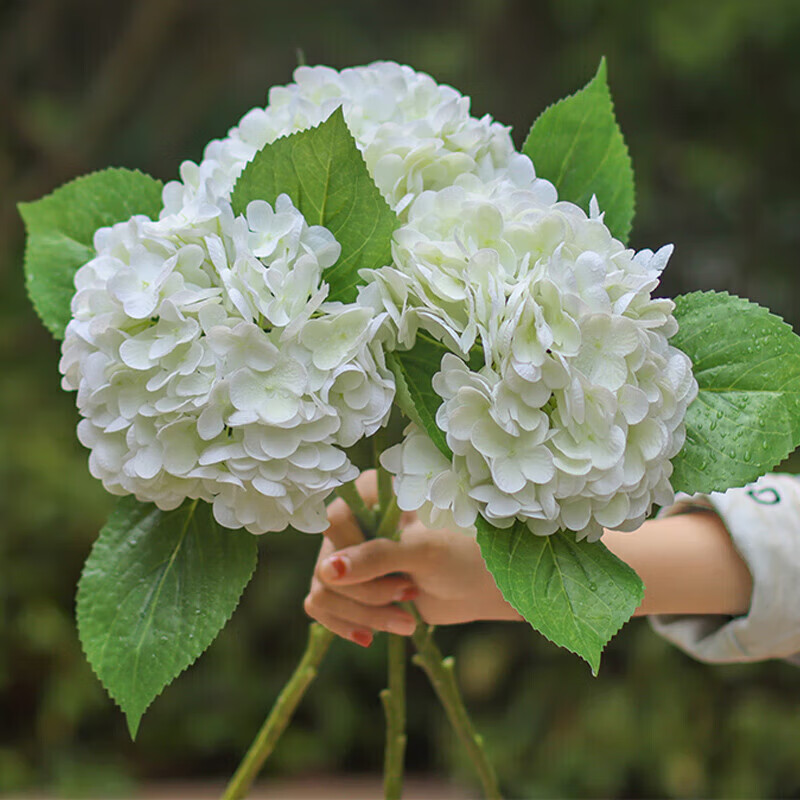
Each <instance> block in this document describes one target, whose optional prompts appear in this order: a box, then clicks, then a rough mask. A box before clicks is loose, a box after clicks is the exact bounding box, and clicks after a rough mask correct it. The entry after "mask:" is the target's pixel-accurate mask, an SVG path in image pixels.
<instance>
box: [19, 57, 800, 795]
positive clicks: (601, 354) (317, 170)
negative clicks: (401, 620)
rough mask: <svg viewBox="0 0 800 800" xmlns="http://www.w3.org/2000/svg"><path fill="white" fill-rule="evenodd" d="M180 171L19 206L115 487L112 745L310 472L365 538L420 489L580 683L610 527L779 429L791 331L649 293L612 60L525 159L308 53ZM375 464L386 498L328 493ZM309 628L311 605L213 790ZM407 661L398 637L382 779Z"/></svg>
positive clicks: (480, 761)
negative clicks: (603, 538) (352, 515)
mask: <svg viewBox="0 0 800 800" xmlns="http://www.w3.org/2000/svg"><path fill="white" fill-rule="evenodd" d="M180 174H181V179H180V180H179V181H173V182H171V183H168V184H166V185H165V186H162V184H161V183H160V182H159V181H157V180H155V179H153V178H150V177H148V176H146V175H143V174H142V173H139V172H133V171H128V170H122V169H110V170H106V171H104V172H99V173H95V174H93V175H89V176H86V177H84V178H79V179H77V180H75V181H73V182H72V183H69V184H67V185H66V186H64V187H62V188H60V189H58V190H56V191H55V192H54V193H53V194H52V195H50V196H48V197H45V198H43V199H41V200H39V201H37V202H34V203H27V204H22V205H21V206H20V209H21V213H22V215H23V217H24V220H25V223H26V226H27V232H28V241H27V248H26V275H27V280H28V287H29V291H30V295H31V299H32V301H33V303H34V306H35V307H36V309H37V311H38V313H39V314H40V316H41V318H42V320H43V322H44V323H45V324H46V325H47V326H48V328H50V330H51V331H52V332H53V333H54V334H55V335H56V336H57V337H59V338H63V349H62V359H61V364H60V369H61V372H62V374H63V386H64V388H65V389H70V390H76V391H77V403H78V408H79V411H80V414H81V417H82V419H81V422H80V423H79V425H78V436H79V438H80V440H81V442H82V443H83V444H84V445H85V446H86V447H87V448H88V449H89V451H90V455H89V468H90V471H91V473H92V474H93V475H94V476H95V477H97V478H99V479H100V480H101V481H102V482H103V485H104V486H105V487H106V489H107V490H108V491H109V492H111V493H113V494H116V495H121V496H123V499H122V500H120V502H119V505H118V507H117V509H116V511H115V512H114V514H113V515H112V517H111V518H110V520H109V522H108V524H107V525H106V527H105V528H104V529H103V530H102V531H101V534H100V537H99V539H98V541H97V543H96V545H95V547H94V549H93V551H92V553H91V555H90V556H89V559H88V561H87V564H86V568H85V571H84V574H83V576H82V579H81V583H80V586H79V592H78V603H77V615H78V627H79V631H80V635H81V640H82V643H83V646H84V649H85V652H86V654H87V657H88V659H89V661H90V662H91V664H92V666H93V668H94V669H95V671H96V673H97V675H98V677H99V678H100V680H101V681H102V682H103V683H104V685H105V686H106V688H107V689H108V691H109V693H110V694H111V696H112V697H113V698H114V699H115V700H116V701H117V702H118V703H119V705H120V706H121V707H122V709H123V710H124V711H125V713H126V715H127V718H128V724H129V727H130V730H131V734H132V735H135V733H136V730H137V728H138V725H139V721H140V719H141V716H142V714H143V713H144V711H145V709H146V708H147V706H148V705H149V704H150V703H151V702H152V700H153V699H154V698H155V697H156V696H157V695H158V694H159V693H160V692H161V691H162V689H163V688H164V687H165V686H166V685H167V684H168V683H169V682H170V681H172V680H173V679H174V678H175V677H176V676H177V675H178V674H179V673H180V672H181V671H182V670H183V669H185V668H186V667H187V666H189V665H190V664H191V663H192V662H193V661H194V660H195V659H196V658H197V657H198V656H199V655H200V654H201V653H202V651H203V650H204V649H205V648H206V647H207V646H208V645H209V644H210V642H211V641H212V640H213V638H214V637H215V636H216V634H217V633H218V632H219V630H220V629H221V628H222V626H223V625H224V624H225V622H226V621H227V619H228V618H229V616H230V614H231V613H232V612H233V610H234V609H235V607H236V604H237V603H238V599H239V597H240V595H241V592H242V591H243V589H244V587H245V586H246V584H247V582H248V581H249V579H250V577H251V575H252V573H253V570H254V568H255V562H256V540H255V538H254V537H253V536H251V535H249V534H261V533H265V532H268V531H273V532H276V531H283V530H286V529H287V528H290V527H291V528H294V529H297V530H300V531H305V532H309V533H320V532H322V531H324V530H325V528H326V526H327V521H326V513H325V503H326V501H327V500H328V499H329V498H330V497H331V496H332V493H334V492H338V493H339V494H340V495H341V496H343V497H345V498H346V499H348V500H349V501H351V502H352V503H353V506H354V511H355V512H356V513H357V516H358V519H359V520H360V522H361V524H362V527H363V528H364V529H365V533H367V534H373V535H387V536H393V535H395V534H396V528H397V519H398V514H399V510H408V511H412V510H413V511H418V512H419V514H420V515H421V517H422V518H423V520H426V521H428V522H429V523H430V525H431V526H435V527H438V526H450V527H455V528H459V529H462V530H463V531H464V535H471V536H477V539H478V543H479V544H480V547H481V551H482V553H483V556H484V559H485V561H486V565H487V567H488V569H489V570H490V571H491V572H492V574H493V575H494V577H495V580H496V582H497V585H498V587H499V588H500V590H501V591H502V592H503V594H504V596H505V597H506V599H507V600H508V601H509V602H510V603H511V604H512V605H513V606H514V607H515V608H516V609H517V610H518V611H519V613H520V614H522V615H523V616H524V617H525V618H526V619H527V620H528V621H529V622H530V623H531V625H532V626H533V627H534V628H535V629H536V630H538V631H540V632H541V633H542V634H544V635H545V636H547V637H548V638H549V639H551V640H552V641H553V642H555V643H556V644H559V645H562V646H564V647H566V648H568V649H570V650H572V651H573V652H575V653H577V654H578V655H580V656H581V657H583V658H584V659H586V660H587V661H588V663H589V664H590V666H591V668H592V670H593V672H595V673H596V672H597V669H598V667H599V659H600V653H601V651H602V649H603V647H604V646H605V644H606V643H607V641H608V640H609V639H610V638H611V636H613V635H614V633H615V632H616V631H617V630H618V629H619V628H620V626H621V625H622V624H623V623H624V622H625V621H626V620H627V619H628V618H629V617H630V616H631V615H632V614H633V611H634V610H635V608H636V607H637V605H638V604H639V603H640V602H641V599H642V594H643V587H642V584H641V581H640V580H639V578H638V577H637V576H636V574H635V573H634V572H633V571H632V570H631V569H630V568H629V567H627V566H626V565H625V564H623V563H622V562H621V561H619V560H618V559H616V558H615V557H614V556H613V555H611V553H610V552H609V551H608V550H606V549H605V548H604V547H603V545H602V544H601V543H600V542H598V541H597V540H598V539H599V537H600V535H601V533H602V530H603V528H613V529H619V530H634V529H635V528H637V527H638V526H639V525H641V524H642V522H643V521H644V520H645V519H646V518H648V516H650V515H651V514H652V513H653V511H654V509H655V508H656V507H658V506H663V505H667V504H669V503H671V502H672V500H673V498H674V493H675V491H677V490H686V491H709V490H723V489H725V488H728V487H731V486H735V485H742V484H744V483H746V482H748V481H750V480H753V479H754V478H756V477H758V476H759V475H761V474H763V473H764V472H766V471H768V470H769V469H770V468H771V467H772V466H774V465H775V464H776V463H778V462H779V461H780V460H781V459H782V458H784V457H785V456H786V455H787V454H788V453H789V452H790V451H791V450H792V449H793V448H794V447H795V446H796V445H797V444H798V443H800V340H799V339H798V338H797V337H796V336H794V334H793V333H792V332H791V329H790V328H789V327H788V326H787V325H785V324H784V323H783V322H782V321H781V320H780V319H778V318H777V317H774V316H773V315H771V314H769V313H768V312H767V311H766V310H765V309H761V308H759V307H758V306H755V305H754V304H752V303H749V302H748V301H746V300H741V299H739V298H735V297H731V296H729V295H727V294H724V293H723V294H718V293H713V292H706V293H695V294H691V295H687V296H684V297H679V298H675V299H674V300H670V299H666V298H658V297H654V296H653V293H654V291H655V290H656V289H657V287H658V282H659V276H660V274H661V271H662V270H663V269H664V268H665V266H666V265H667V262H668V260H669V258H670V255H671V253H672V247H671V246H670V245H666V246H663V247H661V248H660V249H659V250H657V251H655V252H653V251H652V250H641V251H639V252H638V253H637V252H634V251H633V250H631V249H629V248H627V246H626V243H625V242H626V238H627V235H628V232H629V230H630V227H631V222H632V218H633V208H634V189H633V172H632V168H631V163H630V159H629V157H628V153H627V149H626V147H625V144H624V141H623V139H622V135H621V133H620V131H619V128H618V127H617V124H616V121H615V118H614V113H613V107H612V103H611V97H610V94H609V91H608V86H607V83H606V71H605V64H604V63H602V64H601V66H600V69H599V71H598V73H597V75H596V76H595V77H594V79H593V80H592V81H591V82H590V83H589V84H588V85H587V86H586V87H585V88H584V89H583V90H582V91H580V92H578V93H577V94H575V95H573V96H572V97H569V98H567V99H565V100H562V101H560V102H559V103H557V104H555V105H554V106H551V107H550V108H548V109H547V110H545V111H544V112H543V113H542V115H541V116H540V117H539V118H538V120H537V121H536V123H535V124H534V125H533V127H532V129H531V132H530V134H529V136H528V138H527V140H526V142H525V145H524V147H523V150H522V152H521V153H520V152H517V151H516V149H515V147H514V145H513V142H512V140H511V138H510V135H509V130H508V129H507V128H506V127H504V126H502V125H500V124H499V123H497V122H495V121H493V120H492V119H491V118H490V117H488V116H485V117H483V118H481V119H477V118H475V117H472V116H471V115H470V113H469V99H468V98H467V97H464V96H463V95H461V94H459V93H458V92H457V91H456V90H455V89H453V88H451V87H448V86H442V85H438V84H437V83H435V82H434V81H433V80H432V79H431V78H430V77H429V76H427V75H424V74H422V73H419V72H415V71H414V70H412V69H411V68H410V67H406V66H400V65H397V64H393V63H386V62H382V63H376V64H372V65H369V66H366V67H357V68H353V69H345V70H342V71H341V72H337V71H335V70H332V69H329V68H327V67H313V68H309V67H300V68H298V70H297V71H296V73H295V82H294V83H292V84H290V85H289V86H284V87H275V88H273V89H271V90H270V93H269V102H268V104H267V106H266V107H265V108H263V109H261V108H259V109H254V110H252V111H250V112H249V113H248V114H246V115H245V116H244V118H243V119H242V120H241V121H240V123H239V125H237V126H236V127H234V128H232V129H231V130H230V132H229V133H228V136H227V137H226V138H225V139H222V140H219V141H214V142H211V143H210V144H209V145H208V146H207V148H206V151H205V154H204V158H203V159H202V161H201V162H200V163H199V164H195V163H193V162H185V163H184V164H183V165H182V167H181V172H180ZM393 409H396V413H395V414H393V413H392V412H393ZM390 418H392V419H395V418H399V419H405V424H401V425H400V426H399V427H398V426H397V425H394V424H392V425H390V424H389V423H390ZM367 440H370V441H369V444H370V445H373V444H374V453H375V459H377V461H378V462H379V463H375V462H374V461H372V462H370V460H369V459H367V460H365V458H364V451H365V448H364V445H365V444H367V443H368V442H367ZM370 463H373V464H374V465H375V466H378V467H379V469H380V471H381V486H382V492H381V504H380V507H379V508H378V509H377V510H376V509H367V508H364V507H360V506H359V505H358V496H357V493H356V492H355V490H354V489H353V486H352V481H353V480H354V478H355V477H356V476H357V475H358V474H359V472H360V470H361V469H362V468H364V467H366V466H369V465H370ZM390 473H391V474H392V475H394V476H395V478H394V490H395V491H396V498H393V497H392V496H391V495H390V492H388V491H386V490H387V488H389V487H390V479H389V474H390ZM223 528H225V529H234V530H236V532H232V531H229V530H222V529H223ZM241 529H245V530H244V531H242V530H241ZM245 531H247V532H249V533H247V532H245ZM414 641H415V643H416V645H417V647H418V650H419V658H420V661H421V663H422V665H423V666H424V668H425V669H426V670H427V671H428V673H429V674H430V676H431V678H432V680H433V683H434V685H435V686H436V689H437V692H438V693H439V695H440V697H441V699H442V702H443V703H444V704H445V706H446V708H447V710H448V712H449V714H450V717H451V719H452V720H453V722H454V724H455V725H456V728H457V730H458V732H459V734H460V735H461V736H462V739H463V741H464V743H465V744H466V745H467V747H468V748H469V749H470V753H471V756H472V758H473V761H475V763H476V766H477V769H478V772H479V775H480V777H481V780H482V782H483V785H484V789H485V791H486V793H487V795H489V796H498V790H497V785H496V781H495V778H494V775H493V773H492V771H491V767H490V766H489V765H488V762H487V761H486V759H485V755H484V754H483V750H482V747H481V744H480V739H479V737H477V735H476V734H475V733H474V730H472V727H471V724H470V723H469V720H468V718H467V717H466V713H465V712H464V709H463V705H462V704H461V701H460V698H459V696H458V691H457V687H456V686H455V683H454V681H453V678H452V664H451V662H449V661H448V660H445V661H442V659H441V656H440V654H439V653H438V650H437V649H436V647H435V645H434V644H433V641H432V639H431V637H430V630H428V629H427V627H426V626H425V625H424V624H423V623H422V621H421V620H420V626H419V628H418V631H417V634H415V637H414ZM329 642H330V635H329V634H328V633H327V632H326V631H324V630H323V629H321V628H320V627H319V626H316V625H315V626H312V633H311V638H310V641H309V647H308V649H307V651H306V654H305V655H304V656H303V659H302V660H301V664H300V666H299V667H298V671H297V672H296V673H295V676H294V677H293V678H292V679H291V680H290V682H289V684H288V685H287V690H286V691H285V692H284V694H283V695H282V697H281V698H280V699H279V701H278V703H277V704H276V708H275V709H274V711H273V713H272V714H271V715H270V717H269V718H268V720H267V723H266V725H265V730H264V731H263V732H262V735H261V736H260V737H259V740H257V742H256V744H255V745H254V748H253V750H252V751H251V753H250V754H249V755H248V757H247V759H246V760H245V762H244V764H243V767H242V768H241V769H240V771H239V773H237V776H236V778H235V779H234V781H233V782H232V784H231V787H229V790H228V792H227V793H226V795H225V796H226V797H227V798H234V797H241V796H243V794H244V792H246V790H247V786H248V785H249V782H250V781H251V780H252V778H253V777H254V775H255V773H256V772H257V770H258V768H259V766H260V764H261V763H263V760H264V758H265V757H266V755H267V754H268V752H269V749H270V748H271V747H272V746H274V741H275V739H276V738H277V735H279V733H280V731H281V730H282V729H283V727H284V726H285V725H286V724H287V723H288V720H289V717H290V716H291V713H292V710H293V709H294V707H295V706H296V704H297V702H299V699H300V697H301V696H302V693H303V691H304V690H305V688H306V686H307V685H308V683H309V682H310V680H311V678H312V677H313V674H314V671H315V669H316V668H317V666H318V665H319V663H320V661H321V659H322V656H323V654H324V652H325V648H326V647H327V645H328V644H329ZM403 658H404V651H403V642H402V640H401V639H398V638H396V637H394V638H392V641H391V642H390V659H391V664H392V665H393V667H392V670H393V671H392V672H391V675H393V676H394V678H392V677H390V692H389V693H388V694H387V695H386V697H385V702H386V709H387V722H388V728H389V736H388V738H387V748H388V750H387V784H386V786H387V796H391V797H396V796H399V791H400V789H399V787H400V774H401V770H402V748H403V745H402V742H403V741H404V737H403V731H402V726H401V724H400V722H399V721H400V720H402V712H401V710H400V705H401V703H402V687H401V685H400V679H399V676H401V675H402V660H403ZM398 726H399V727H398Z"/></svg>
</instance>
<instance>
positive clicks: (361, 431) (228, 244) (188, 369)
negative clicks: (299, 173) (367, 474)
mask: <svg viewBox="0 0 800 800" xmlns="http://www.w3.org/2000/svg"><path fill="white" fill-rule="evenodd" d="M94 245H95V249H96V252H97V255H96V257H95V258H93V259H92V260H91V261H89V262H88V263H87V264H85V265H84V266H83V267H81V269H80V270H78V273H77V275H76V278H75V284H76V288H77V292H76V294H75V296H74V298H73V301H72V313H73V319H72V321H71V322H70V323H69V325H68V327H67V331H66V336H65V339H64V346H63V356H62V359H61V364H60V369H61V371H62V373H63V375H64V379H63V385H64V387H65V388H67V389H77V390H78V407H79V409H80V412H81V414H82V416H83V417H84V419H82V420H81V422H80V423H79V425H78V435H79V438H80V440H81V442H82V443H83V444H84V445H86V447H88V448H89V449H90V450H91V454H90V458H89V465H90V469H91V472H92V474H93V475H94V476H95V477H97V478H99V479H100V480H102V482H103V485H104V486H105V487H106V489H107V490H108V491H110V492H112V493H113V494H131V493H132V494H135V495H136V497H137V498H138V499H140V500H144V501H152V502H154V503H156V505H158V506H159V508H161V509H163V510H169V509H172V508H175V507H177V506H178V505H180V503H181V502H183V500H184V499H185V498H187V497H193V498H201V499H203V500H206V501H208V502H211V503H213V508H214V515H215V517H216V519H217V520H218V521H219V522H220V524H222V525H224V526H227V527H230V528H239V527H245V528H247V529H248V530H249V531H251V532H252V533H263V532H265V531H280V530H283V529H284V528H286V527H287V525H292V526H294V527H295V528H297V529H299V530H303V531H309V532H320V531H322V530H324V529H325V527H326V526H327V522H326V517H325V507H324V502H323V501H324V499H325V498H326V496H327V495H328V494H329V493H330V491H331V490H332V489H334V488H336V487H337V486H339V485H341V484H342V483H343V482H344V481H348V480H352V479H353V478H354V477H355V476H356V475H357V470H356V468H355V467H354V466H353V465H352V464H351V463H350V462H349V461H348V459H347V457H346V455H345V453H344V451H343V449H342V448H345V447H349V446H351V445H352V444H354V443H355V442H356V441H358V440H359V439H360V438H362V437H364V436H369V435H371V434H372V433H374V432H375V431H376V430H377V429H378V428H379V427H380V426H381V425H383V424H385V422H386V420H387V418H388V415H389V412H390V410H391V404H392V400H393V398H394V380H393V378H392V376H391V373H390V372H388V371H387V369H386V366H385V363H384V357H383V350H382V347H381V336H380V329H381V327H382V325H383V322H384V319H385V315H380V314H379V315H375V314H374V313H373V312H372V311H371V310H370V309H368V308H365V307H362V306H357V305H355V304H347V305H345V304H342V303H338V302H327V301H326V296H327V293H328V286H327V284H326V283H325V282H324V281H323V280H322V271H323V270H324V269H325V268H326V267H329V266H331V265H332V264H334V263H335V262H336V260H337V259H338V257H339V253H340V249H341V248H340V246H339V244H338V243H337V242H336V241H335V239H334V237H333V235H332V234H331V233H330V232H329V231H328V230H327V229H325V228H322V227H319V226H311V227H309V226H308V225H307V224H306V221H305V219H304V218H303V216H302V215H301V214H300V212H299V211H298V210H297V209H296V208H295V207H294V206H293V205H292V203H291V201H290V200H289V198H288V197H287V196H285V195H282V196H280V197H279V198H278V200H277V202H276V205H275V208H272V207H271V206H269V205H268V204H267V203H265V202H263V201H255V202H253V203H250V205H249V206H248V207H247V211H246V214H245V215H242V216H239V217H234V216H233V214H232V212H231V210H230V206H229V205H226V204H224V203H221V204H220V205H219V206H217V207H216V208H215V209H214V213H211V214H206V215H205V219H202V220H201V219H200V218H199V217H198V216H197V215H195V216H194V217H193V218H192V219H187V217H186V215H184V214H172V215H169V216H167V217H165V218H164V219H162V220H160V221H158V222H152V221H151V220H149V219H148V218H146V217H141V216H139V217H133V218H132V219H130V220H129V221H127V222H122V223H118V224H116V225H114V226H113V227H111V228H101V229H100V230H98V231H97V233H96V234H95V239H94Z"/></svg>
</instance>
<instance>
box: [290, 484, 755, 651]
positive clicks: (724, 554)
mask: <svg viewBox="0 0 800 800" xmlns="http://www.w3.org/2000/svg"><path fill="white" fill-rule="evenodd" d="M356 483H357V486H358V489H359V492H360V493H361V495H362V497H363V498H364V501H365V502H366V503H367V505H368V506H372V505H373V504H374V503H375V502H376V499H377V487H376V480H375V473H374V472H366V473H364V474H363V475H362V476H361V477H360V478H359V479H358V481H357V482H356ZM328 519H329V522H330V527H329V528H328V530H327V531H326V532H325V538H324V541H323V544H322V547H321V549H320V553H319V557H318V559H317V564H316V568H315V571H314V576H313V578H312V581H311V589H310V591H309V593H308V595H307V597H306V599H305V603H304V607H305V610H306V613H307V614H308V615H309V616H310V617H312V618H313V619H316V620H317V621H318V622H320V623H322V624H323V625H324V626H325V627H327V628H329V629H330V630H331V631H333V632H334V633H336V634H337V635H339V636H341V637H343V638H345V639H349V640H351V641H354V642H356V643H357V644H360V645H362V646H363V647H369V645H370V644H371V643H372V636H373V630H378V631H388V632H390V633H397V634H401V635H406V636H407V635H410V634H411V633H412V632H413V630H414V627H415V623H414V618H413V616H412V615H411V614H410V613H408V612H407V611H405V610H404V609H402V608H401V607H400V606H398V605H396V604H397V603H400V602H404V601H410V600H413V601H414V603H415V605H416V608H417V610H418V611H419V613H420V615H421V616H422V618H423V619H424V620H425V621H426V622H428V623H429V624H432V625H450V624H457V623H462V622H472V621H475V620H516V621H521V620H523V617H522V616H520V614H518V613H517V612H516V611H515V610H514V609H513V608H512V607H511V606H510V605H509V604H508V603H507V602H506V601H505V599H504V598H503V596H502V594H501V593H500V591H499V589H498V588H497V586H496V584H495V582H494V578H493V577H492V575H491V573H490V572H489V571H488V570H487V569H486V566H485V564H484V562H483V558H482V557H481V554H480V549H479V547H478V544H477V542H476V541H475V539H474V537H472V536H469V535H467V534H465V533H462V532H460V531H448V530H430V529H428V528H426V527H425V526H424V525H422V524H421V523H420V522H419V520H417V519H416V515H414V514H405V515H403V517H402V518H401V520H400V528H401V531H402V533H401V535H400V539H399V541H396V542H394V541H389V540H387V539H373V540H370V541H366V542H365V541H364V537H363V535H362V534H361V531H360V529H359V528H358V525H357V524H356V522H355V520H354V518H353V516H352V514H351V512H350V510H349V508H348V507H347V505H346V504H345V503H344V501H343V500H336V501H334V502H333V503H331V505H330V506H329V508H328ZM602 541H603V543H604V544H605V545H606V546H607V547H608V549H609V550H611V552H612V553H614V554H615V555H616V556H617V557H618V558H620V559H621V560H622V561H625V562H626V563H627V564H629V565H630V566H631V567H633V568H634V569H635V570H636V572H637V573H638V574H639V576H640V577H641V578H642V580H643V582H644V584H645V587H646V588H645V597H644V600H643V602H642V604H641V605H640V606H639V608H638V609H637V610H636V612H635V614H637V615H644V614H731V615H736V614H742V613H746V611H747V609H748V608H749V605H750V595H751V592H752V579H751V576H750V573H749V571H748V569H747V566H746V565H745V564H744V562H743V561H742V559H741V557H740V556H739V555H738V553H737V551H736V549H735V548H734V546H733V543H732V541H731V538H730V536H729V535H728V533H727V531H726V530H725V527H724V525H723V524H722V522H721V520H720V519H719V517H717V516H716V514H712V513H703V512H700V513H691V514H684V515H679V516H672V517H666V518H664V519H659V520H651V521H649V522H646V523H645V524H644V525H643V526H642V527H641V528H639V529H638V530H637V531H635V532H634V533H620V532H618V531H606V532H605V534H604V535H603V539H602Z"/></svg>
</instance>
